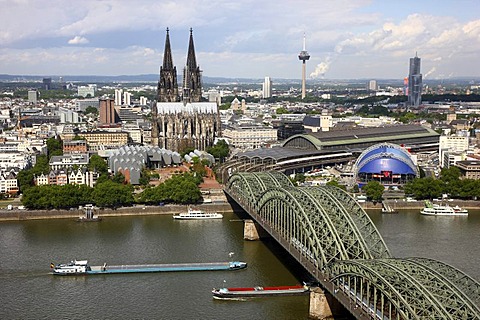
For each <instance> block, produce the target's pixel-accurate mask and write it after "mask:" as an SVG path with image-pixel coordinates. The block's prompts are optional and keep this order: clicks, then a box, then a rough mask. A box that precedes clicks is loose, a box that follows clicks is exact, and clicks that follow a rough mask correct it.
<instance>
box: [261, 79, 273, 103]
mask: <svg viewBox="0 0 480 320" xmlns="http://www.w3.org/2000/svg"><path fill="white" fill-rule="evenodd" d="M262 91H263V98H264V99H268V98H271V97H272V79H270V77H265V80H264V81H263V90H262Z"/></svg>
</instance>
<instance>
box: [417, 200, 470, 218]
mask: <svg viewBox="0 0 480 320" xmlns="http://www.w3.org/2000/svg"><path fill="white" fill-rule="evenodd" d="M420 213H421V214H423V215H428V216H467V215H468V210H467V209H462V208H460V207H459V206H458V205H456V206H455V207H450V206H449V205H448V204H447V205H439V204H432V203H431V202H430V201H428V200H427V201H425V208H423V209H422V210H421V211H420Z"/></svg>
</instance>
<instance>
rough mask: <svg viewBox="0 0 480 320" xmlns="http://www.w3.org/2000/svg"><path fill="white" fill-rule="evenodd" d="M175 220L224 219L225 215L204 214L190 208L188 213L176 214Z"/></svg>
mask: <svg viewBox="0 0 480 320" xmlns="http://www.w3.org/2000/svg"><path fill="white" fill-rule="evenodd" d="M173 218H174V219H179V220H203V219H222V218H223V215H222V214H221V213H216V212H204V211H202V210H198V209H192V208H188V211H187V212H182V213H180V214H175V215H173Z"/></svg>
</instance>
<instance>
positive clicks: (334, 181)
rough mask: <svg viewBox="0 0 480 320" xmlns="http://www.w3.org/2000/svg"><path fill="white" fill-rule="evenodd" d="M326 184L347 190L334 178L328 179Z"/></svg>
mask: <svg viewBox="0 0 480 320" xmlns="http://www.w3.org/2000/svg"><path fill="white" fill-rule="evenodd" d="M327 186H332V187H337V188H340V189H342V190H347V188H346V187H345V186H344V185H343V184H340V183H338V181H337V180H335V179H332V180H330V181H328V182H327Z"/></svg>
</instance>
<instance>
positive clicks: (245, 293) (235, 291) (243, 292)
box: [212, 285, 310, 299]
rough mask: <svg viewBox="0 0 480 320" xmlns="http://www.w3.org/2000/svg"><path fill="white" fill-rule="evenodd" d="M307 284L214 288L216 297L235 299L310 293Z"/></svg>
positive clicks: (213, 292)
mask: <svg viewBox="0 0 480 320" xmlns="http://www.w3.org/2000/svg"><path fill="white" fill-rule="evenodd" d="M309 290H310V289H309V287H308V286H306V285H303V286H302V285H295V286H276V287H247V288H220V289H215V288H214V289H213V290H212V294H213V297H214V298H215V299H235V298H251V297H265V296H282V295H299V294H305V293H308V291H309Z"/></svg>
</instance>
